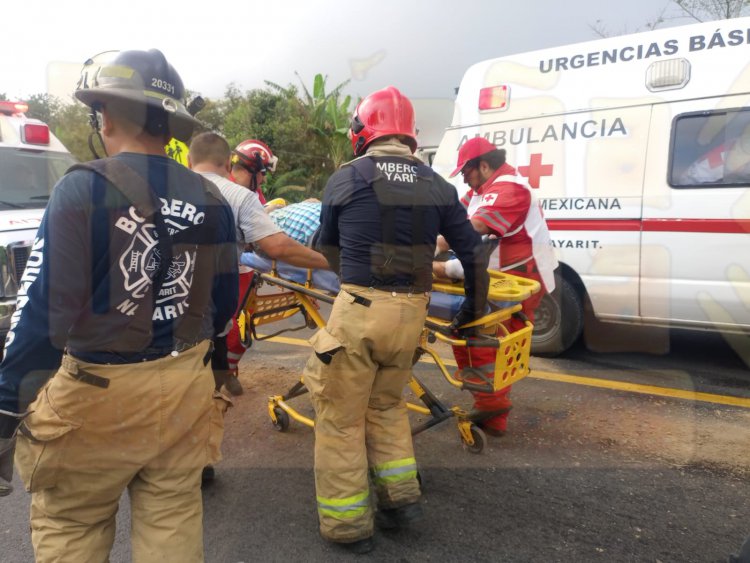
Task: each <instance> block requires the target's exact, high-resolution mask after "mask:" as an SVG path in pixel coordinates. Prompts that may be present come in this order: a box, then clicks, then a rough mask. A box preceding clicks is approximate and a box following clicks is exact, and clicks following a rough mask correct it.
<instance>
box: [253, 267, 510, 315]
mask: <svg viewBox="0 0 750 563" xmlns="http://www.w3.org/2000/svg"><path fill="white" fill-rule="evenodd" d="M240 262H241V263H242V264H243V265H244V266H249V267H250V268H252V269H253V270H255V271H257V272H264V273H268V272H270V271H271V270H272V269H273V264H274V263H273V262H272V261H271V260H269V259H268V258H265V257H263V256H260V255H259V254H256V253H254V252H245V253H243V254H242V258H241V259H240ZM275 265H276V273H277V274H278V275H279V276H280V277H282V278H284V279H285V280H288V281H292V282H294V283H298V284H300V285H304V284H305V283H306V282H307V275H308V270H307V269H306V268H298V267H296V266H290V265H289V264H286V263H284V262H276V263H275ZM312 285H313V288H314V289H316V290H318V291H325V292H327V293H331V294H336V293H338V292H339V289H340V283H339V278H338V276H337V275H336V274H334V273H333V272H331V271H330V270H313V271H312ZM463 302H464V296H463V295H456V294H455V293H445V292H442V291H432V293H431V294H430V306H429V309H428V312H427V314H428V315H429V316H430V317H437V318H439V319H444V320H451V319H452V318H453V317H455V316H456V314H458V311H459V309H461V305H462V304H463ZM517 302H518V301H496V300H493V301H492V305H493V307H494V308H497V309H504V308H506V307H511V306H513V305H515V304H516V303H517ZM486 312H487V313H489V312H490V307H489V306H488V307H487V311H486Z"/></svg>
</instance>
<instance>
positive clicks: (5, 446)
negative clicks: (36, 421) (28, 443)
mask: <svg viewBox="0 0 750 563" xmlns="http://www.w3.org/2000/svg"><path fill="white" fill-rule="evenodd" d="M21 418H22V417H21V416H15V415H12V413H5V411H3V412H0V497H3V496H5V495H9V494H10V493H11V492H12V491H13V487H12V486H11V484H10V482H11V481H12V480H13V454H14V453H15V451H16V435H15V434H16V428H17V427H18V425H19V424H20V422H21Z"/></svg>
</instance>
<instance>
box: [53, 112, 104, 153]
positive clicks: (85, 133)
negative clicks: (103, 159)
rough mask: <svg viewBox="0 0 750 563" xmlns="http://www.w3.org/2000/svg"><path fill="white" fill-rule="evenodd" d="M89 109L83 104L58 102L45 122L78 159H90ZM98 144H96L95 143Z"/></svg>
mask: <svg viewBox="0 0 750 563" xmlns="http://www.w3.org/2000/svg"><path fill="white" fill-rule="evenodd" d="M88 116H89V110H88V108H87V107H85V106H84V105H83V104H79V103H69V104H60V106H59V107H58V108H57V109H56V110H55V112H54V113H53V114H52V115H51V116H50V119H49V121H48V122H47V123H48V125H49V126H50V129H51V130H52V132H53V133H54V134H55V137H57V138H58V139H60V141H62V144H63V145H65V146H66V147H67V148H68V150H69V151H70V152H71V153H72V154H73V156H75V157H76V158H77V159H78V160H80V161H86V160H91V159H92V158H94V157H93V155H92V154H91V151H90V150H89V144H88V140H89V133H90V132H91V127H90V126H89V117H88ZM97 146H98V145H97Z"/></svg>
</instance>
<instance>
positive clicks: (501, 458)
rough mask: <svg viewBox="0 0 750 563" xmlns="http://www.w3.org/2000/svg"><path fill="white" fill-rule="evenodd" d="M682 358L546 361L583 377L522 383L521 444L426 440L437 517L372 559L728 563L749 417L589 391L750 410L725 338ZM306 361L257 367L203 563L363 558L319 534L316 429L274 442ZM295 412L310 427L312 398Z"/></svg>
mask: <svg viewBox="0 0 750 563" xmlns="http://www.w3.org/2000/svg"><path fill="white" fill-rule="evenodd" d="M292 336H295V337H297V338H304V337H305V332H302V333H298V334H294V335H292ZM669 344H670V351H669V352H665V351H662V352H660V353H657V354H654V353H653V351H650V352H647V353H634V352H633V351H632V350H631V351H628V352H621V351H610V352H608V353H597V354H591V353H590V352H588V351H587V350H586V349H585V348H584V347H580V348H577V349H576V350H573V351H572V353H571V354H570V355H569V357H568V358H566V359H564V360H554V361H552V360H542V359H536V358H535V359H534V360H533V361H532V367H533V368H534V369H535V371H537V372H539V373H540V374H541V373H560V372H564V373H566V374H572V375H574V376H576V377H578V376H581V378H580V379H573V380H571V381H556V380H553V379H549V378H542V377H528V378H526V379H525V380H523V381H521V382H520V383H518V384H517V385H516V386H515V388H514V391H513V399H514V403H515V408H514V411H513V413H512V415H511V432H510V433H509V434H508V435H507V436H505V437H504V438H499V439H497V438H489V439H488V445H487V447H486V448H485V450H484V452H483V453H482V454H480V455H474V454H471V453H468V452H467V451H466V450H465V449H464V448H463V447H462V445H461V442H460V439H459V436H458V432H457V430H456V426H455V424H454V423H453V421H450V420H449V421H447V422H445V423H442V424H440V425H438V426H437V427H435V428H432V429H430V430H428V431H427V432H424V433H422V434H420V435H418V436H416V437H415V440H414V443H415V449H416V455H417V459H418V462H419V468H420V474H421V476H422V478H423V489H424V491H423V492H424V495H423V502H424V507H425V511H426V518H425V520H424V521H423V522H422V523H421V525H419V526H418V527H416V528H415V529H413V530H410V531H406V532H398V533H391V534H385V533H378V535H377V536H376V543H377V547H376V550H375V552H373V553H372V554H371V555H368V556H362V559H363V560H372V561H398V562H407V561H408V562H411V561H415V562H416V561H514V562H515V561H529V562H539V561H544V562H548V561H550V562H552V561H575V562H579V561H580V562H585V561H601V562H605V561H606V562H609V561H628V562H630V561H633V562H636V561H637V562H640V561H652V562H656V561H662V562H673V561H674V562H692V561H695V562H720V561H726V560H727V557H728V555H729V554H730V553H732V552H733V551H737V549H738V548H739V545H740V544H741V543H742V540H743V539H744V537H745V536H747V535H748V534H750V450H749V446H750V403H748V405H747V406H731V405H726V404H721V403H720V402H712V401H692V400H689V399H681V398H673V397H669V396H659V395H653V394H648V393H643V392H640V391H636V392H634V391H626V390H622V389H611V388H606V387H604V388H597V387H592V386H590V385H587V384H582V383H583V382H586V381H587V379H584V378H598V379H600V380H603V381H613V382H622V381H632V382H635V383H637V384H651V385H666V384H667V383H672V384H674V385H673V387H675V388H685V389H692V390H698V391H702V392H706V393H721V394H722V395H723V394H726V395H729V396H732V397H750V395H749V394H748V393H747V379H746V377H747V371H748V370H747V367H746V366H745V364H744V361H743V360H742V359H741V357H740V355H738V354H737V353H735V352H734V351H733V350H732V349H731V348H730V347H728V346H727V345H726V344H725V343H724V341H723V340H722V339H712V338H706V337H705V335H704V336H703V337H696V338H695V340H693V339H692V337H690V338H688V340H687V341H685V340H684V338H683V337H682V336H679V335H678V336H677V337H674V336H673V337H672V338H671V339H670V340H669ZM307 353H308V349H306V348H304V347H302V346H299V345H296V344H289V343H286V344H279V343H274V342H261V343H256V344H255V345H254V346H253V348H252V349H251V350H250V351H249V352H248V354H247V355H246V356H245V359H244V360H243V364H242V377H241V379H242V382H243V385H244V387H245V389H246V392H245V394H244V395H243V396H242V397H239V398H238V399H237V401H236V406H235V408H234V409H232V410H231V411H230V413H229V415H228V417H227V420H226V422H227V434H226V440H225V443H224V458H225V459H224V461H223V462H222V463H221V464H219V466H218V467H217V480H216V481H215V482H214V483H213V484H212V485H211V486H210V487H207V488H206V489H205V491H204V501H205V503H204V504H205V518H204V519H205V549H206V560H207V561H213V562H239V561H244V562H249V561H305V562H307V561H310V562H318V561H320V562H323V561H348V560H351V559H353V556H351V555H349V554H347V553H343V552H341V551H340V550H339V549H338V548H337V547H336V546H331V545H328V544H326V543H325V542H323V541H322V540H321V539H320V538H319V537H318V534H317V526H316V513H315V502H314V498H315V497H314V489H313V476H312V459H313V455H312V448H313V435H312V430H311V429H310V428H308V427H306V426H304V425H302V424H300V423H298V422H295V421H292V423H291V426H290V428H289V430H288V431H287V432H284V433H280V432H277V431H275V430H274V429H273V427H272V426H271V424H270V422H269V418H268V414H267V408H266V405H267V397H268V396H269V395H271V394H279V393H283V392H284V391H285V390H286V389H288V388H289V387H290V386H291V385H292V384H293V383H294V382H295V381H296V379H297V378H298V376H299V371H300V369H301V367H302V365H303V363H304V361H305V359H306V356H307ZM446 357H450V356H449V355H448V356H446ZM718 358H721V361H717V359H718ZM417 370H418V373H419V374H420V375H421V376H422V378H423V380H424V381H425V383H426V384H427V385H428V386H429V387H430V389H431V390H433V391H434V392H435V393H436V394H437V395H438V397H439V398H440V399H441V400H443V401H444V402H445V403H446V404H448V405H461V406H464V407H468V406H470V403H471V400H470V397H469V396H468V394H466V393H462V392H460V391H458V390H457V389H455V388H453V387H450V386H449V385H447V384H446V383H445V382H444V381H443V380H442V379H441V378H440V377H439V374H438V373H437V372H436V371H435V367H434V366H431V365H428V364H419V365H418V366H417ZM711 374H713V376H711ZM294 404H295V405H296V406H297V407H298V408H299V410H300V412H302V413H303V414H306V415H311V414H312V413H311V409H310V407H309V401H308V400H307V398H306V397H300V398H298V399H295V400H294ZM412 416H413V422H414V423H418V422H420V421H421V418H422V417H421V416H420V415H412ZM28 500H29V499H28V495H26V494H25V493H23V492H22V491H17V492H16V493H14V494H13V495H12V496H10V497H7V498H4V499H0V538H1V539H0V545H1V547H0V560H1V561H3V562H25V561H31V560H32V559H33V557H32V552H31V548H30V543H29V535H28V522H27V513H28ZM118 526H119V529H118V534H117V541H116V545H115V548H114V550H113V554H112V561H115V562H118V561H128V560H129V547H128V540H127V538H128V510H127V497H124V499H123V503H122V507H121V510H120V513H119V515H118Z"/></svg>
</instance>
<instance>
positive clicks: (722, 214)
mask: <svg viewBox="0 0 750 563" xmlns="http://www.w3.org/2000/svg"><path fill="white" fill-rule="evenodd" d="M478 135H481V136H484V137H486V138H487V139H489V140H490V141H491V142H492V143H494V144H495V145H496V146H497V147H498V148H503V149H505V150H506V151H507V161H508V162H509V163H510V164H511V165H513V166H515V167H516V168H517V169H518V171H519V173H520V174H521V175H523V176H525V177H526V178H527V180H528V184H529V185H530V186H531V188H532V189H533V191H534V192H535V195H536V196H537V198H538V199H539V200H540V202H541V204H542V207H543V209H544V214H545V217H546V218H547V222H548V225H549V228H550V232H551V236H552V242H553V245H554V246H555V249H556V254H557V258H558V260H559V261H560V267H559V268H558V270H557V286H558V287H557V289H556V290H555V292H554V294H553V298H550V299H546V300H545V301H544V302H543V303H542V305H541V306H540V309H539V310H538V311H537V319H536V320H537V322H536V331H535V339H534V350H535V352H536V353H547V354H555V353H560V352H562V351H564V350H566V349H567V348H568V347H570V346H571V345H572V344H573V342H575V340H576V339H577V338H578V337H579V336H580V334H581V331H582V326H583V318H584V315H583V311H584V303H586V302H589V303H590V305H591V307H592V310H593V312H594V314H595V315H596V317H597V318H598V319H600V320H604V321H612V322H622V323H634V324H640V325H650V326H665V327H683V328H694V329H706V330H712V331H722V332H727V333H734V334H746V333H747V331H748V330H749V329H750V190H748V186H750V18H742V19H733V20H726V21H719V22H711V23H705V24H698V25H690V26H684V27H676V28H669V29H662V30H657V31H651V32H646V33H639V34H633V35H628V36H622V37H616V38H608V39H603V40H597V41H591V42H587V43H579V44H575V45H569V46H564V47H558V48H554V49H546V50H540V51H534V52H529V53H523V54H519V55H512V56H508V57H503V58H498V59H493V60H488V61H484V62H481V63H479V64H476V65H474V66H472V67H470V68H469V70H468V71H467V72H466V74H465V76H464V78H463V80H462V82H461V86H460V89H459V93H458V96H457V99H456V103H455V109H454V115H453V120H452V124H451V126H450V127H449V128H448V129H447V130H446V133H445V136H444V137H443V140H442V141H441V144H440V147H439V149H438V152H437V154H436V157H435V160H434V163H433V166H434V167H435V169H436V170H437V171H438V172H440V173H441V174H443V175H444V176H446V177H447V175H448V174H449V173H450V171H451V170H452V169H453V168H454V167H455V166H456V158H457V153H458V149H459V147H460V146H461V145H462V144H463V143H464V142H466V140H467V139H470V138H472V137H475V136H478ZM454 182H455V184H456V186H457V189H458V190H459V192H460V193H461V194H463V193H464V192H465V190H466V189H467V188H466V186H465V185H464V184H462V183H461V177H460V176H458V177H457V178H456V179H454Z"/></svg>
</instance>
